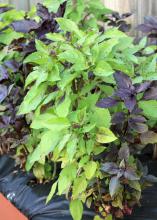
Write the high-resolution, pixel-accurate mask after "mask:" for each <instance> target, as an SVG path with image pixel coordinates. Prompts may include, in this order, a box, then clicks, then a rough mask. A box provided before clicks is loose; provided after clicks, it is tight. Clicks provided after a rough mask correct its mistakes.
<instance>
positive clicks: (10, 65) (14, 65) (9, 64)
mask: <svg viewBox="0 0 157 220" xmlns="http://www.w3.org/2000/svg"><path fill="white" fill-rule="evenodd" d="M4 65H5V66H6V67H8V68H9V69H11V70H12V72H14V73H15V72H17V71H18V70H19V66H20V65H19V63H18V62H17V61H15V60H7V61H5V62H4Z"/></svg>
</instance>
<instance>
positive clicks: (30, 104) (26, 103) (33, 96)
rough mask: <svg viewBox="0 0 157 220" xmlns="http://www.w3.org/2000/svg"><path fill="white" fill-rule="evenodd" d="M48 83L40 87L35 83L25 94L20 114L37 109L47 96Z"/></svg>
mask: <svg viewBox="0 0 157 220" xmlns="http://www.w3.org/2000/svg"><path fill="white" fill-rule="evenodd" d="M46 89H47V84H41V85H39V86H38V87H36V85H34V86H33V87H32V88H31V90H30V91H29V92H28V93H27V95H26V96H25V98H24V100H23V102H22V104H21V105H20V108H19V111H18V114H19V115H22V114H27V113H29V112H31V111H33V110H35V109H36V108H37V107H38V105H39V104H40V103H41V102H42V100H43V99H44V97H45V92H46Z"/></svg>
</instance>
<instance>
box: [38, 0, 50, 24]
mask: <svg viewBox="0 0 157 220" xmlns="http://www.w3.org/2000/svg"><path fill="white" fill-rule="evenodd" d="M37 15H38V16H39V17H40V18H41V19H42V20H48V19H50V18H51V16H50V13H49V11H48V9H47V8H46V7H45V6H44V5H42V4H40V3H38V4H37Z"/></svg>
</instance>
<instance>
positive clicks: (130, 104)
mask: <svg viewBox="0 0 157 220" xmlns="http://www.w3.org/2000/svg"><path fill="white" fill-rule="evenodd" d="M124 104H125V106H126V108H127V109H128V110H129V111H130V112H131V111H132V110H133V109H134V108H135V106H136V98H135V96H130V97H128V98H127V99H125V100H124Z"/></svg>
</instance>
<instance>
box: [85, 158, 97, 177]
mask: <svg viewBox="0 0 157 220" xmlns="http://www.w3.org/2000/svg"><path fill="white" fill-rule="evenodd" d="M84 170H85V176H86V178H87V179H89V180H90V179H92V178H93V176H94V174H95V172H96V170H97V163H96V162H94V161H90V162H88V163H87V164H86V165H85V167H84Z"/></svg>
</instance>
